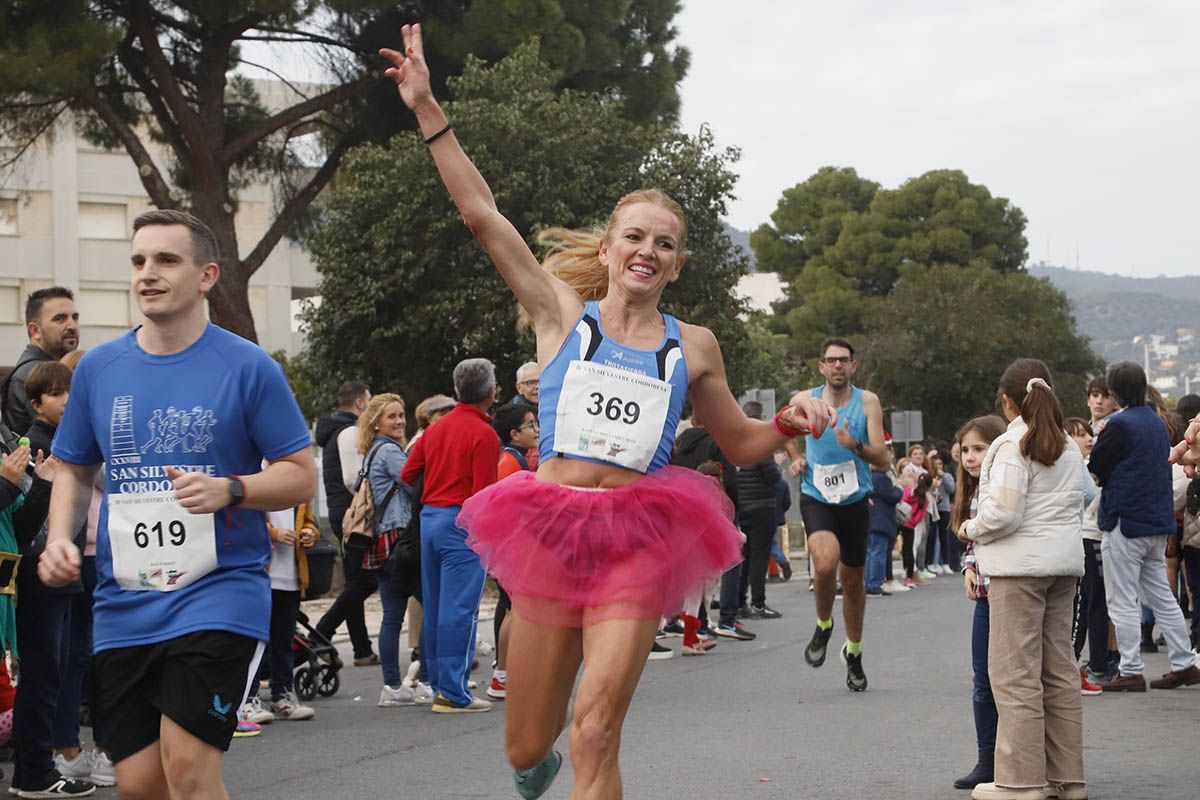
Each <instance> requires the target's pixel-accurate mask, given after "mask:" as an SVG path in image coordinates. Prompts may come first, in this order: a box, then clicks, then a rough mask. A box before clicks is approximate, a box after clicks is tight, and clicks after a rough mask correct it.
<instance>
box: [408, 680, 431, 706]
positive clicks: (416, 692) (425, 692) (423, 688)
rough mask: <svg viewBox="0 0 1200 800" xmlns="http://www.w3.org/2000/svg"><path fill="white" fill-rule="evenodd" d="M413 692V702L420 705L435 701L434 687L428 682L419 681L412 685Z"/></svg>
mask: <svg viewBox="0 0 1200 800" xmlns="http://www.w3.org/2000/svg"><path fill="white" fill-rule="evenodd" d="M410 688H411V689H412V693H413V702H414V703H416V704H417V705H419V706H427V705H429V704H430V703H432V702H433V687H432V686H430V685H429V684H428V683H422V682H421V681H417V685H416V686H413V687H410Z"/></svg>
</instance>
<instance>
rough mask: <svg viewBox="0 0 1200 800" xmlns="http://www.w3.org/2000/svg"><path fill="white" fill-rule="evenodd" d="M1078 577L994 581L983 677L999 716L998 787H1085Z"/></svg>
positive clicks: (997, 733)
mask: <svg viewBox="0 0 1200 800" xmlns="http://www.w3.org/2000/svg"><path fill="white" fill-rule="evenodd" d="M1077 582H1078V579H1077V578H1074V577H1070V576H1061V577H1051V578H992V583H991V587H990V589H989V590H988V603H989V605H990V607H991V635H990V637H989V639H988V677H989V678H990V679H991V682H992V695H993V696H994V697H995V699H996V709H997V710H998V711H999V713H1000V723H999V726H998V728H997V730H996V783H997V785H999V786H1004V787H1008V788H1012V789H1023V788H1029V787H1040V786H1044V785H1045V784H1046V783H1047V782H1050V781H1053V782H1060V783H1082V782H1083V704H1082V702H1081V701H1080V696H1079V671H1078V669H1077V668H1076V666H1075V653H1074V650H1073V649H1072V645H1071V616H1072V613H1073V611H1074V601H1075V586H1076V583H1077Z"/></svg>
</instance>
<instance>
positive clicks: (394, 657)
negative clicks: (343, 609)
mask: <svg viewBox="0 0 1200 800" xmlns="http://www.w3.org/2000/svg"><path fill="white" fill-rule="evenodd" d="M375 580H376V581H377V583H378V584H379V601H380V602H381V603H382V604H383V621H382V622H381V623H379V666H380V667H382V668H383V682H384V683H385V684H387V685H388V686H391V687H392V688H393V689H395V688H397V687H399V686H400V682H401V680H402V679H403V676H402V675H401V674H400V629H401V628H403V627H404V612H405V611H407V610H408V595H406V594H401V593H399V592H395V591H393V590H392V586H391V576H389V575H388V574H387V573H386V572H384V571H383V570H376V571H375ZM422 658H424V656H422Z"/></svg>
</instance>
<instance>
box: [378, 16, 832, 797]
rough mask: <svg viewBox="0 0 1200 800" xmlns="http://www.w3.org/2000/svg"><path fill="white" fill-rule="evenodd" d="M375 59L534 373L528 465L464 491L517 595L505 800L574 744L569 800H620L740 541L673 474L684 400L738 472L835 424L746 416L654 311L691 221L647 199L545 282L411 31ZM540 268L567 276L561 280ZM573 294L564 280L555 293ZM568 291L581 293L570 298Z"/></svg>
mask: <svg viewBox="0 0 1200 800" xmlns="http://www.w3.org/2000/svg"><path fill="white" fill-rule="evenodd" d="M401 33H402V36H403V41H404V52H398V51H395V50H387V49H384V50H381V51H380V54H381V55H382V56H384V57H385V58H387V59H389V60H390V61H391V62H392V64H393V66H392V67H391V68H389V69H388V70H387V72H386V74H387V75H388V76H389V77H391V78H392V79H394V80H395V81H396V84H397V86H398V87H399V91H400V97H401V98H402V99H403V101H404V103H405V104H406V105H407V106H408V107H409V108H410V109H412V110H413V112H414V113H415V114H416V117H417V121H418V123H419V124H420V128H421V133H422V135H423V136H424V137H425V138H426V142H427V143H428V144H429V146H430V151H431V153H432V155H433V158H434V161H435V162H436V164H437V168H438V171H439V172H440V173H441V177H442V181H443V182H444V183H445V185H446V188H447V190H448V191H449V192H450V195H451V197H452V198H453V200H454V202H455V204H456V205H457V206H458V210H459V212H460V213H461V214H462V216H463V219H464V220H465V221H466V223H467V225H468V226H470V228H471V230H472V232H473V233H474V234H475V237H476V238H477V239H478V240H479V241H480V243H481V244H482V245H483V246H484V248H485V249H486V250H487V252H488V254H489V255H490V256H491V258H492V261H494V262H495V264H496V267H497V269H499V271H500V274H501V276H502V277H503V278H504V280H505V282H506V283H507V284H508V285H509V287H510V288H511V289H512V291H513V294H514V295H515V296H516V299H517V301H518V302H519V303H520V304H521V306H522V307H523V308H524V309H525V311H526V312H527V313H528V314H529V316H530V318H531V320H532V323H533V327H534V331H535V333H536V336H537V350H538V363H539V364H541V365H542V368H543V369H542V374H541V398H540V402H539V409H540V420H541V434H540V439H539V451H540V458H539V466H538V470H537V472H536V474H535V473H532V472H522V473H518V474H516V475H514V476H512V477H510V478H508V479H506V480H503V481H500V482H499V483H496V484H494V485H493V486H492V487H489V488H488V489H486V490H484V491H482V492H480V493H478V494H476V495H475V496H474V497H473V498H472V499H471V500H469V501H468V502H467V503H466V504H465V505H464V506H463V510H462V513H461V514H460V516H459V518H458V521H459V524H460V525H461V526H462V527H463V528H465V529H466V530H467V532H468V535H469V539H468V541H469V543H470V545H471V546H472V547H473V548H474V549H475V550H476V551H477V552H478V553H479V554H480V556H481V557H482V559H483V561H484V564H485V565H486V567H487V569H488V571H489V572H491V573H492V574H493V575H495V576H496V578H497V580H499V581H500V582H501V583H503V584H504V586H505V587H506V588H507V589H508V591H509V593H510V594H511V595H512V600H513V611H512V630H511V632H510V634H509V636H510V639H509V650H510V653H511V655H510V657H509V663H508V667H509V669H508V685H507V704H506V705H507V710H506V714H505V737H506V742H507V749H508V756H509V760H510V761H511V762H512V764H513V766H514V767H515V768H516V770H517V772H516V781H517V790H518V792H519V793H520V794H521V795H522V796H523V797H526V798H533V797H539V796H541V794H542V793H544V792H545V790H546V789H547V788H548V787H549V785H550V781H551V780H553V778H554V776H555V774H557V772H558V770H559V767H560V765H561V763H562V757H561V755H559V754H558V753H557V752H555V751H554V750H552V747H553V744H554V741H555V739H556V738H557V737H558V735H559V733H560V732H561V731H562V729H563V727H564V724H565V717H566V714H567V706H568V703H569V702H570V699H571V693H572V689H573V687H574V684H575V677H576V674H577V673H578V671H579V666H580V664H581V663H582V664H583V665H584V668H583V675H582V677H581V679H580V681H579V689H578V692H577V693H576V697H575V712H574V716H573V723H572V726H571V732H570V741H569V749H570V754H571V761H572V764H573V766H574V771H575V790H574V794H573V797H576V798H591V799H592V800H600V799H601V798H619V797H621V778H620V772H619V770H618V765H617V753H618V750H619V745H620V736H621V726H622V723H623V721H624V718H625V714H626V711H627V710H628V708H629V703H630V701H631V699H632V697H633V693H634V689H635V688H636V687H637V683H638V679H639V677H640V676H641V673H642V668H643V666H644V665H645V662H646V657H647V655H648V654H649V652H650V646H651V644H652V643H653V642H654V634H655V631H656V629H657V627H658V624H659V619H660V618H661V617H663V616H670V615H673V614H675V613H677V612H679V611H681V610H683V603H684V599H685V597H686V596H687V595H689V594H692V593H695V591H696V590H697V589H698V587H700V586H702V585H703V584H704V583H705V582H706V581H709V580H712V579H715V578H716V576H718V575H720V574H721V572H722V571H723V570H725V569H726V568H727V567H729V566H731V565H733V564H735V563H737V562H738V561H739V560H740V558H741V555H740V551H741V535H740V534H739V533H738V531H737V529H736V528H734V526H733V524H732V522H731V519H730V518H731V513H732V509H731V507H730V505H729V503H728V501H727V500H726V499H725V495H724V494H723V493H722V492H720V491H719V490H718V489H717V487H716V485H715V484H714V483H713V481H712V480H711V479H709V478H708V477H706V476H703V475H700V474H699V473H697V472H694V471H691V470H685V469H680V468H675V467H668V466H667V461H668V459H669V457H670V454H671V446H672V443H673V441H674V436H675V429H676V426H677V424H678V422H679V417H680V414H681V412H682V409H683V405H684V401H685V399H687V400H690V402H691V403H692V405H693V406H694V408H695V409H696V412H697V413H698V414H699V415H700V416H701V417H702V418H703V419H704V420H705V424H706V426H707V427H708V430H709V431H710V432H711V433H712V435H713V437H714V438H715V439H716V440H717V443H718V444H719V445H720V447H721V449H722V450H723V451H724V452H725V454H726V456H728V457H729V459H730V460H731V461H732V462H733V463H735V464H744V465H747V466H749V465H751V464H754V463H756V462H758V461H760V460H762V459H764V458H768V457H770V455H771V453H773V452H774V451H775V450H777V449H779V448H780V447H781V446H782V445H783V443H784V442H785V441H786V440H788V439H790V438H793V437H796V436H802V435H805V434H806V433H808V432H809V431H812V432H813V433H817V434H819V433H820V432H821V431H822V430H824V428H825V426H826V425H827V424H828V422H829V420H830V416H831V415H832V412H831V410H830V409H829V407H828V406H827V405H826V404H825V403H823V402H822V401H820V400H812V399H807V398H806V399H805V400H804V401H802V402H800V403H798V404H797V405H795V406H790V407H788V408H786V409H784V410H783V411H781V412H779V414H777V415H776V417H775V419H774V421H766V420H750V419H747V418H746V416H745V415H744V414H743V413H742V411H741V409H740V408H739V407H738V405H737V401H736V400H735V399H734V398H733V395H732V394H731V393H730V391H729V386H728V384H727V383H726V379H725V367H724V364H723V363H722V360H721V351H720V348H719V346H718V345H717V341H716V338H715V337H714V336H713V334H712V332H711V331H709V330H707V329H706V328H701V327H698V326H694V325H688V324H686V323H683V322H680V321H678V320H676V319H674V318H673V317H671V316H669V315H665V314H662V313H660V312H659V310H658V304H659V299H660V297H661V295H662V292H663V289H664V288H666V286H667V284H669V283H671V282H673V281H675V280H678V278H679V275H680V271H681V270H682V268H683V264H684V259H685V256H686V252H687V251H686V249H685V237H686V234H687V226H686V222H685V220H684V216H683V210H682V209H681V208H680V207H679V205H678V204H677V203H675V202H674V201H673V200H671V199H670V198H669V197H667V196H666V195H664V194H663V193H661V192H658V191H655V190H648V191H640V192H634V193H633V194H631V195H627V196H626V197H625V198H622V200H621V201H620V202H619V203H618V204H617V207H616V209H614V211H613V212H612V215H611V217H610V218H609V221H608V225H607V228H606V230H605V231H604V232H603V234H602V235H601V236H596V235H592V234H587V233H581V232H566V231H563V232H561V233H562V236H561V240H560V243H559V246H558V248H557V249H556V253H555V254H554V255H553V256H552V257H551V259H550V262H552V263H548V264H547V269H543V268H542V266H541V265H540V264H539V263H538V261H537V258H536V257H535V256H534V255H533V253H532V252H531V251H530V249H529V247H528V245H527V244H526V242H525V240H524V238H522V236H521V234H520V233H518V232H517V230H516V229H515V228H514V227H513V226H512V224H511V223H510V222H509V221H508V220H507V219H505V218H504V216H503V215H501V213H500V212H499V211H498V210H497V209H496V204H495V200H494V199H493V197H492V193H491V190H490V189H489V188H488V186H487V184H486V183H485V182H484V180H483V178H482V176H481V175H480V174H479V172H478V170H476V168H475V166H474V165H473V164H472V163H471V161H470V159H469V158H467V155H466V154H465V153H464V152H463V150H462V148H461V147H460V146H459V144H458V142H457V140H456V139H455V137H454V134H453V133H452V132H451V130H450V126H449V124H448V121H447V119H446V116H445V114H444V113H443V111H442V109H441V108H440V107H439V105H438V103H437V101H436V100H435V99H434V97H433V95H432V93H431V92H430V88H429V69H428V67H427V65H426V63H425V59H424V53H423V48H422V43H421V28H420V26H419V25H412V26H409V25H405V26H404V27H403V28H402V31H401ZM552 272H557V273H558V274H559V275H561V276H563V277H565V278H567V280H564V279H563V278H561V277H557V276H556V275H555V274H552ZM568 280H569V281H570V283H568ZM575 286H578V287H581V288H582V287H584V286H588V287H589V288H588V289H586V290H584V294H583V296H581V292H580V291H579V290H577V289H576V288H573V287H575Z"/></svg>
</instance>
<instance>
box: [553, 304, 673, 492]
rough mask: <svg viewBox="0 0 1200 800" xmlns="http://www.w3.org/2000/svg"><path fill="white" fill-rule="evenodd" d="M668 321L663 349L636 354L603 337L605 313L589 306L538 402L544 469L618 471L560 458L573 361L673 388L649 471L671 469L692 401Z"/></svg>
mask: <svg viewBox="0 0 1200 800" xmlns="http://www.w3.org/2000/svg"><path fill="white" fill-rule="evenodd" d="M663 320H664V322H665V323H666V332H665V335H664V336H663V341H662V344H661V345H659V347H658V349H657V350H635V349H634V348H632V347H625V346H624V345H621V344H618V343H616V342H614V341H613V340H612V339H610V338H608V337H607V336H606V335H605V334H604V329H603V327H602V326H601V324H600V308H599V304H598V303H597V302H596V301H594V300H593V301H590V302H588V303H585V304H584V307H583V313H582V314H580V316H579V320H578V321H577V322H576V323H575V328H574V330H572V331H571V334H570V335H569V336H567V338H566V341H564V342H563V344H562V347H560V348H559V350H558V353H557V354H555V356H554V359H553V360H552V361H551V362H550V363H549V364H548V365H547V366H546V368H545V369H543V370H542V374H541V378H540V386H539V397H538V422H539V423H540V424H541V434H540V435H539V436H538V462H539V463H545V462H546V461H548V460H549V459H551V458H570V459H574V460H578V461H591V462H593V463H596V464H609V465H610V466H614V465H612V464H611V463H610V462H608V461H605V460H603V459H599V458H589V457H587V456H577V455H573V454H570V453H560V452H558V451H556V450H555V449H554V436H555V431H556V426H557V421H558V415H557V410H558V404H559V397H560V396H561V394H562V388H563V381H564V380H565V378H566V374H567V368H568V366H569V365H570V364H571V362H573V361H588V362H593V363H596V364H602V365H605V366H608V367H613V368H616V369H622V370H627V371H629V372H633V373H636V374H640V375H647V376H650V377H651V378H657V379H659V380H662V381H666V382H668V383H669V384H671V399H670V404H669V407H668V411H667V418H666V421H665V423H664V424H663V430H662V436H661V438H660V439H659V443H658V448H657V450H655V452H654V457H653V459H652V460H651V462H650V466H649V467H648V469H647V470H646V471H647V472H653V471H655V470H657V469H661V468H662V467H665V466H666V465H667V464H668V462H669V461H670V459H671V450H672V448H673V447H674V445H675V429H676V428H677V427H678V426H679V419H680V416H681V415H682V414H683V404H684V400H685V399H686V397H687V388H688V371H687V364H686V362H685V361H684V358H683V346H682V345H681V344H680V342H681V339H680V335H679V323H678V322H677V321H676V320H675V318H674V317H672V316H671V315H670V314H664V315H663Z"/></svg>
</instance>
